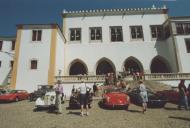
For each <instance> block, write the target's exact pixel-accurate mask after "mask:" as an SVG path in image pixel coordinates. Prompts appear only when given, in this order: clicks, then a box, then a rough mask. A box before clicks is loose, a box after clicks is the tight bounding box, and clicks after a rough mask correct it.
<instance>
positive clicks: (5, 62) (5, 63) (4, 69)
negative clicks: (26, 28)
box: [0, 40, 14, 85]
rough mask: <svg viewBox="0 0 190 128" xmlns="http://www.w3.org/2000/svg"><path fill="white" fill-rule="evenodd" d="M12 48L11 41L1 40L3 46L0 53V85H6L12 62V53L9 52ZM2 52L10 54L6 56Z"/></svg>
mask: <svg viewBox="0 0 190 128" xmlns="http://www.w3.org/2000/svg"><path fill="white" fill-rule="evenodd" d="M11 47H12V41H9V40H3V46H2V50H1V51H2V52H1V51H0V61H1V67H0V85H7V84H8V83H7V82H8V75H9V72H10V71H11V69H12V68H11V66H10V61H13V60H14V51H12V50H11ZM3 52H8V53H12V55H11V54H7V53H3Z"/></svg>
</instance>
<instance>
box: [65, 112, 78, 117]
mask: <svg viewBox="0 0 190 128" xmlns="http://www.w3.org/2000/svg"><path fill="white" fill-rule="evenodd" d="M70 114H72V115H78V116H80V112H72V111H70V112H68V113H67V115H70Z"/></svg>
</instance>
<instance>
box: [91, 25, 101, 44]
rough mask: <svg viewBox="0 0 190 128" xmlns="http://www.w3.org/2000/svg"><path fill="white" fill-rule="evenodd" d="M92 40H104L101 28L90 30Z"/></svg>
mask: <svg viewBox="0 0 190 128" xmlns="http://www.w3.org/2000/svg"><path fill="white" fill-rule="evenodd" d="M90 40H92V41H94V40H102V28H101V27H93V28H90Z"/></svg>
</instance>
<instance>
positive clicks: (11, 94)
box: [0, 90, 29, 102]
mask: <svg viewBox="0 0 190 128" xmlns="http://www.w3.org/2000/svg"><path fill="white" fill-rule="evenodd" d="M28 97H29V93H28V92H27V91H25V90H3V91H1V94H0V102H13V101H16V102H17V101H20V100H26V99H28Z"/></svg>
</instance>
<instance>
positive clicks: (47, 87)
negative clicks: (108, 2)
mask: <svg viewBox="0 0 190 128" xmlns="http://www.w3.org/2000/svg"><path fill="white" fill-rule="evenodd" d="M52 87H53V86H52V85H38V90H37V91H34V92H32V93H30V95H29V100H30V101H36V99H37V98H39V97H42V96H44V95H45V94H46V92H49V91H50V90H51V89H52Z"/></svg>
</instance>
